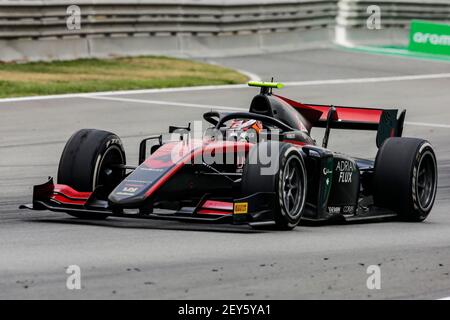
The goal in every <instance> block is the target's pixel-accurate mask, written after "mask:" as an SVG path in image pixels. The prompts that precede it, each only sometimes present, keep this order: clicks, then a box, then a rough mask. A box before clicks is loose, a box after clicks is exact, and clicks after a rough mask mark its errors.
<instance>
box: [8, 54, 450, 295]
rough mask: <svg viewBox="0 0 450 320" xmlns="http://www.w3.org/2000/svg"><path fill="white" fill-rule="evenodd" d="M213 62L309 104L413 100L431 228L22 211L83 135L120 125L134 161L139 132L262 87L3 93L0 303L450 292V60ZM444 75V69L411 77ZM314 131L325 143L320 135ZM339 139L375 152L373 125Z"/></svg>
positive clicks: (345, 57)
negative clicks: (430, 157) (432, 198)
mask: <svg viewBox="0 0 450 320" xmlns="http://www.w3.org/2000/svg"><path fill="white" fill-rule="evenodd" d="M215 62H217V63H221V64H224V65H227V66H231V67H235V68H238V69H244V70H247V71H249V72H252V73H255V74H257V75H259V76H260V77H261V78H263V79H270V77H271V76H274V77H275V79H276V80H279V81H285V82H296V83H294V85H288V86H287V87H286V88H284V89H283V92H282V93H283V94H284V95H286V96H288V97H292V98H295V99H299V100H300V101H305V102H313V103H314V102H315V103H324V104H327V103H329V104H336V105H339V104H341V105H352V106H361V107H399V108H406V109H407V110H408V112H407V121H408V123H407V125H406V128H405V132H404V135H405V136H414V137H423V138H426V139H429V141H430V142H431V143H432V144H433V145H434V147H435V149H436V153H437V157H438V162H439V188H438V195H437V199H436V204H435V207H434V209H433V211H432V213H431V215H430V217H429V218H428V219H427V220H426V222H424V223H401V222H379V223H366V224H351V225H331V226H321V227H311V226H300V227H297V228H296V229H295V230H294V231H291V232H278V231H267V230H262V231H261V230H258V231H255V230H251V229H249V228H248V227H246V226H211V225H197V224H186V223H178V222H161V221H143V220H132V221H130V220H126V219H119V218H111V219H108V220H106V221H102V222H92V221H91V222H90V221H83V220H76V219H74V218H70V217H68V216H66V215H64V214H54V213H50V212H45V211H44V212H38V213H35V212H30V211H22V210H19V209H18V206H19V205H20V204H22V203H28V202H30V200H31V190H32V189H31V186H32V185H34V184H39V183H42V182H44V181H45V180H46V178H47V176H55V175H56V170H57V165H58V161H59V157H60V153H61V151H62V148H63V146H64V144H65V142H66V140H67V139H68V138H69V136H70V135H71V134H72V133H73V132H74V131H76V130H78V129H80V128H99V129H105V130H109V131H112V132H115V133H117V134H118V135H119V136H121V137H122V139H123V141H124V144H125V147H126V151H127V156H128V160H129V161H128V163H129V164H133V163H135V162H136V158H137V150H138V142H139V140H140V139H141V138H142V137H144V136H146V135H149V134H155V133H159V132H165V131H166V130H167V127H168V125H170V124H177V125H183V124H185V123H187V122H188V121H192V120H196V119H199V118H200V116H201V114H202V113H203V112H205V111H207V108H208V107H209V106H224V107H232V108H244V109H245V108H248V105H249V102H250V100H251V98H252V96H253V95H254V94H256V89H255V88H245V87H242V86H241V87H238V88H220V89H210V90H190V89H189V90H183V91H169V92H164V91H163V92H147V93H145V92H141V93H134V94H132V93H122V94H108V95H103V96H95V97H94V96H91V97H87V96H81V97H78V96H71V97H62V98H51V99H38V100H17V101H16V100H7V101H0V115H1V116H0V155H1V156H0V177H1V179H0V298H1V299H12V298H25V299H34V298H44V299H46V298H64V299H81V298H87V299H92V298H105V299H108V298H119V299H121V298H125V299H128V298H137V299H148V298H149V299H164V298H170V299H172V298H175V299H184V298H187V299H224V298H231V299H260V298H261V299H265V298H268V299H280V298H286V299H310V298H314V299H370V298H372V299H374V298H375V299H376V298H382V299H384V298H393V299H399V298H406V299H409V298H426V299H438V298H443V297H447V296H450V275H449V272H450V212H449V208H450V75H448V73H450V64H449V63H445V62H435V61H424V60H413V59H407V58H399V57H391V56H380V55H369V54H364V53H352V52H344V51H339V50H336V49H320V50H309V51H302V52H291V53H286V54H270V55H261V56H254V57H239V58H229V59H216V60H215ZM436 74H447V75H443V76H437V77H435V76H431V77H429V76H418V77H410V76H411V75H436ZM374 78H376V79H380V78H381V79H384V80H379V81H377V80H373V79H374ZM333 79H363V80H357V81H355V80H354V81H337V82H336V81H335V82H333V81H329V80H333ZM364 79H365V80H364ZM371 79H372V80H371ZM312 80H314V81H315V82H311V81H312ZM322 80H327V81H322ZM305 81H306V82H305ZM313 134H318V138H320V132H319V131H313ZM330 147H331V148H333V149H334V148H335V149H337V150H341V151H344V152H347V153H349V154H351V155H359V156H369V157H373V156H374V155H375V152H376V148H375V142H374V134H372V133H370V134H368V133H367V134H366V133H361V132H356V133H355V132H353V133H352V132H343V131H340V132H338V131H332V134H331V138H330ZM69 265H78V266H80V268H81V282H82V289H81V290H68V289H66V279H67V276H68V275H67V274H66V273H65V271H66V267H67V266H69ZM369 265H380V268H381V289H380V290H369V289H368V288H367V286H366V280H367V277H368V274H367V273H366V271H367V267H368V266H369Z"/></svg>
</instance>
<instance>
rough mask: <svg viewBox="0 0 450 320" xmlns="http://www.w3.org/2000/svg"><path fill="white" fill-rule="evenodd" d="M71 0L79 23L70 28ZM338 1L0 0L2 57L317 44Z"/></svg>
mask: <svg viewBox="0 0 450 320" xmlns="http://www.w3.org/2000/svg"><path fill="white" fill-rule="evenodd" d="M73 4H76V5H78V6H79V8H80V10H81V11H80V12H81V25H80V29H75V30H69V29H68V28H67V25H66V22H67V18H68V15H67V8H68V6H70V5H73ZM336 8H337V1H336V0H281V1H280V0H279V1H275V0H262V1H261V0H259V1H255V0H241V1H234V0H232V1H230V0H224V1H217V0H177V1H170V0H169V1H156V0H128V1H127V0H121V1H117V0H107V1H105V0H95V1H73V0H71V1H58V0H53V1H21V0H15V1H14V0H8V1H5V0H0V48H1V52H0V59H1V60H4V61H9V60H41V59H73V58H80V57H108V56H118V55H120V56H122V55H142V54H169V55H178V56H189V55H194V56H219V55H220V56H222V55H232V54H235V55H239V54H248V53H256V52H261V51H270V50H288V49H296V48H301V47H307V46H316V45H318V44H320V43H322V44H323V43H326V42H329V40H330V39H332V37H333V27H334V21H335V17H336Z"/></svg>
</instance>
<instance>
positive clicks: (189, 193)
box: [21, 82, 437, 229]
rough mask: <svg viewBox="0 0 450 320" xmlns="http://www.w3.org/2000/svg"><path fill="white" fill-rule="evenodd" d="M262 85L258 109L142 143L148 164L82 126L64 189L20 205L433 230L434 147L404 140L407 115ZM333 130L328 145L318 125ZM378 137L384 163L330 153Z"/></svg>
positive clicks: (79, 212) (93, 213) (99, 214)
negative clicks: (317, 134)
mask: <svg viewBox="0 0 450 320" xmlns="http://www.w3.org/2000/svg"><path fill="white" fill-rule="evenodd" d="M249 85H251V86H258V87H261V92H260V94H258V95H256V96H255V97H254V98H253V100H252V102H251V104H250V110H249V112H234V113H221V112H214V111H211V112H207V113H205V114H204V116H203V117H204V120H206V121H207V122H208V123H209V124H210V125H211V126H210V127H209V128H208V129H207V130H206V131H205V132H202V135H201V136H200V138H195V137H196V136H198V134H197V135H196V134H192V133H193V130H192V128H191V127H190V126H188V127H185V128H182V127H170V128H169V134H162V135H158V136H152V137H148V138H146V139H144V140H142V142H141V144H140V149H139V165H138V166H137V167H135V166H129V165H127V164H126V157H125V151H124V148H123V146H122V142H121V140H120V138H119V137H118V136H116V135H115V134H113V133H110V132H106V131H101V130H95V129H83V130H80V131H78V132H76V133H75V134H73V135H72V137H71V138H70V139H69V141H68V142H67V144H66V146H65V148H64V151H63V153H62V156H61V160H60V163H59V168H58V178H57V184H55V183H54V181H53V179H52V178H50V179H49V180H48V181H47V182H46V183H44V184H42V185H37V186H35V187H34V190H33V203H32V204H29V205H23V206H21V208H28V209H33V210H52V211H57V212H65V213H68V214H70V215H72V216H74V217H77V218H82V219H104V218H106V217H108V216H118V217H129V218H149V219H175V220H184V221H194V222H215V223H233V224H242V223H248V224H250V225H251V226H260V225H262V224H272V225H274V226H275V227H276V228H279V229H292V228H294V227H295V226H297V224H299V222H300V220H301V219H304V220H305V221H306V220H310V221H352V220H361V219H373V218H384V217H398V218H400V219H402V220H407V221H423V220H424V219H425V218H426V217H427V216H428V214H429V213H430V210H431V208H432V206H433V203H434V200H435V196H436V188H437V165H436V157H435V153H434V151H433V148H432V146H431V144H430V143H429V142H427V141H426V140H423V139H417V138H402V137H401V135H402V130H403V123H404V119H405V114H406V112H405V111H402V112H401V113H400V114H399V116H398V117H397V113H398V110H383V109H367V108H353V107H342V106H329V105H316V104H306V103H301V102H296V101H293V100H290V99H288V98H285V97H282V96H279V95H275V94H273V93H272V90H273V88H281V87H282V85H281V84H278V83H272V82H250V83H249ZM313 127H322V128H325V134H324V138H323V142H322V145H321V146H318V145H317V144H316V141H315V140H314V139H313V138H312V137H311V136H310V131H311V128H313ZM335 128H336V129H354V130H376V131H377V137H376V143H377V146H378V148H379V149H378V152H377V155H376V159H375V161H373V160H369V159H360V158H354V157H351V156H347V155H343V154H341V153H337V152H333V151H331V150H329V149H327V144H328V137H329V134H330V130H331V129H335Z"/></svg>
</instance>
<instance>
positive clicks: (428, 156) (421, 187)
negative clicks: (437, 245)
mask: <svg viewBox="0 0 450 320" xmlns="http://www.w3.org/2000/svg"><path fill="white" fill-rule="evenodd" d="M437 179H438V178H437V163H436V156H435V154H434V151H433V148H432V146H431V144H430V143H429V142H428V141H426V140H422V139H416V138H389V139H387V140H386V141H385V142H384V143H383V145H382V146H381V148H380V149H379V150H378V153H377V157H376V160H375V175H374V204H375V205H376V206H378V207H383V208H388V209H391V210H394V211H395V212H397V213H398V215H399V217H400V218H401V219H402V220H405V221H414V222H420V221H423V220H425V219H426V218H427V216H428V214H429V213H430V211H431V208H432V207H433V204H434V200H435V197H436V189H437Z"/></svg>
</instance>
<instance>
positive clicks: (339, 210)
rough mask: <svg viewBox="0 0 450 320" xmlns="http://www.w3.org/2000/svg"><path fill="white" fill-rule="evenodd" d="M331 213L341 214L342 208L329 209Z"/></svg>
mask: <svg viewBox="0 0 450 320" xmlns="http://www.w3.org/2000/svg"><path fill="white" fill-rule="evenodd" d="M328 212H329V213H341V207H328Z"/></svg>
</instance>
